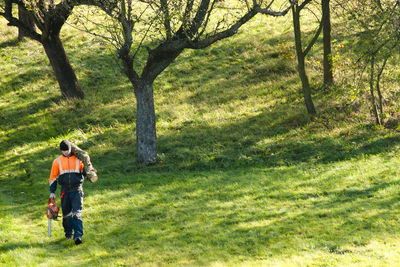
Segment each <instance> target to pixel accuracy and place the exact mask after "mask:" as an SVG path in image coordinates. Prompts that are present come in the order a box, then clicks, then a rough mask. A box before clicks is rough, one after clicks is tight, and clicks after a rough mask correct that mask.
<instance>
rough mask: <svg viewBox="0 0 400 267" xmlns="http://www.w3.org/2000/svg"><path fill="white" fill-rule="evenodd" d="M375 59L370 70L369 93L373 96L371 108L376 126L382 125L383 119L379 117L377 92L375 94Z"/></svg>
mask: <svg viewBox="0 0 400 267" xmlns="http://www.w3.org/2000/svg"><path fill="white" fill-rule="evenodd" d="M374 70H375V58H372V60H371V69H370V74H369V75H370V77H369V92H370V94H371V107H372V112H373V114H374V117H375V121H376V124H378V125H382V121H381V118H380V116H379V111H378V106H377V105H376V99H375V92H374V76H375V71H374Z"/></svg>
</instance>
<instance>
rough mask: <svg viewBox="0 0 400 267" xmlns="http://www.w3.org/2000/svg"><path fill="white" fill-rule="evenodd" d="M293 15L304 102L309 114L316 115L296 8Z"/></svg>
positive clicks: (298, 14)
mask: <svg viewBox="0 0 400 267" xmlns="http://www.w3.org/2000/svg"><path fill="white" fill-rule="evenodd" d="M292 14H293V27H294V39H295V45H296V54H297V69H298V72H299V76H300V79H301V85H302V88H303V96H304V102H305V104H306V108H307V111H308V113H309V114H311V115H314V114H315V113H316V111H315V106H314V103H313V101H312V97H311V88H310V83H309V81H308V76H307V72H306V69H305V54H304V52H303V48H302V43H301V29H300V13H299V12H298V11H297V9H296V7H295V6H293V9H292Z"/></svg>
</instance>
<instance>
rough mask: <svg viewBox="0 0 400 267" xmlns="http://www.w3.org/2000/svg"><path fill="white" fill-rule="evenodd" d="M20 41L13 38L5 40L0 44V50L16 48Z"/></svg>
mask: <svg viewBox="0 0 400 267" xmlns="http://www.w3.org/2000/svg"><path fill="white" fill-rule="evenodd" d="M20 42H21V41H20V40H18V38H14V39H11V40H7V41H5V42H1V43H0V49H3V48H7V47H16V46H18V44H19V43H20Z"/></svg>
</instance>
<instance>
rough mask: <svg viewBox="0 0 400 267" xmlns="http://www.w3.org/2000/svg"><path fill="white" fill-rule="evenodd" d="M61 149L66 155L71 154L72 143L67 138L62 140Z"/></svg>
mask: <svg viewBox="0 0 400 267" xmlns="http://www.w3.org/2000/svg"><path fill="white" fill-rule="evenodd" d="M60 150H61V152H62V153H63V155H64V156H66V157H67V156H69V155H70V154H71V144H70V143H69V142H68V141H67V140H62V141H61V143H60Z"/></svg>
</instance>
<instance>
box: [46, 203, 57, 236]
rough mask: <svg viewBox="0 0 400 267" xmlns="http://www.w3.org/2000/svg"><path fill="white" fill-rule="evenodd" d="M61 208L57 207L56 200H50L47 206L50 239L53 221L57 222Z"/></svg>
mask: <svg viewBox="0 0 400 267" xmlns="http://www.w3.org/2000/svg"><path fill="white" fill-rule="evenodd" d="M59 210H60V209H59V208H58V207H57V205H56V200H55V199H54V198H49V202H48V205H47V218H48V219H49V237H51V220H52V219H53V220H57V218H58V212H59Z"/></svg>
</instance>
